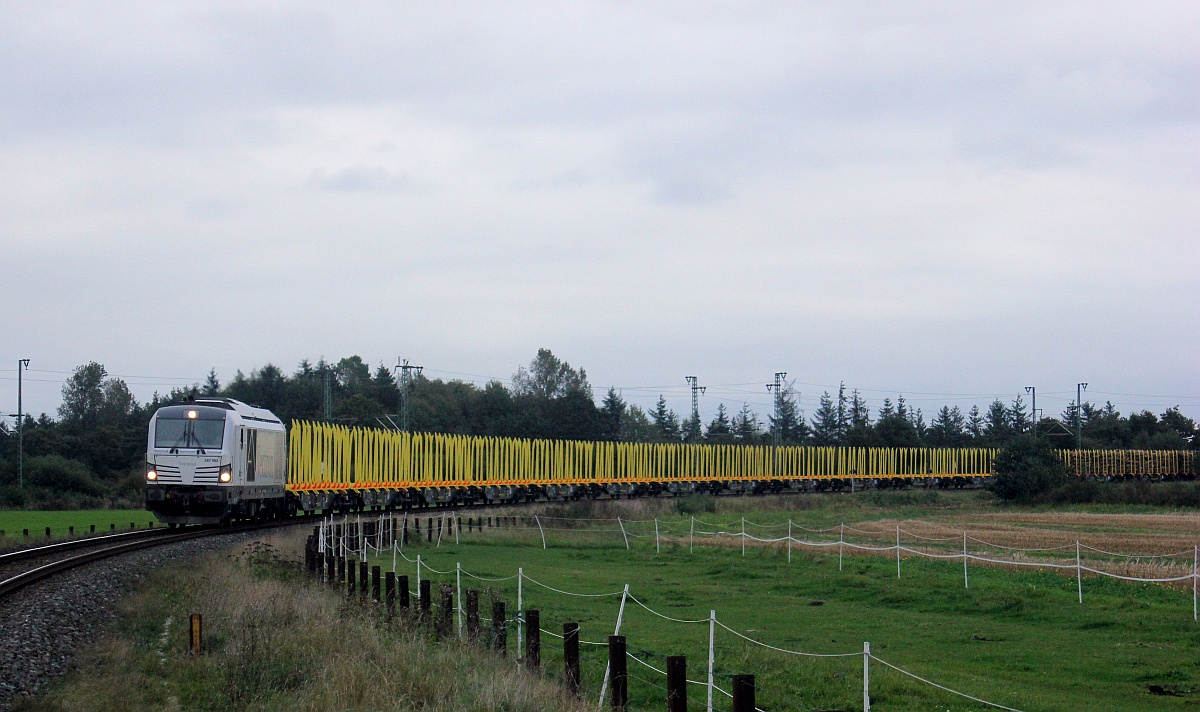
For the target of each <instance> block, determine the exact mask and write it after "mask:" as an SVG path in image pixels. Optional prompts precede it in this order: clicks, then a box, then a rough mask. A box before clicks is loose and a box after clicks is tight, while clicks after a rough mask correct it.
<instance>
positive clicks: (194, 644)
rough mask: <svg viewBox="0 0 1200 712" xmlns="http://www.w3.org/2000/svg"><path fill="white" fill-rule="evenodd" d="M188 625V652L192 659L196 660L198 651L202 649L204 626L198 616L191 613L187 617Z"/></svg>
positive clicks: (198, 655)
mask: <svg viewBox="0 0 1200 712" xmlns="http://www.w3.org/2000/svg"><path fill="white" fill-rule="evenodd" d="M188 623H189V627H188V650H190V651H191V653H192V657H193V658H198V657H200V651H201V650H203V649H204V626H203V621H202V620H201V617H200V614H199V613H193V614H192V615H190V616H188Z"/></svg>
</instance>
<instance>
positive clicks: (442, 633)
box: [437, 583, 454, 638]
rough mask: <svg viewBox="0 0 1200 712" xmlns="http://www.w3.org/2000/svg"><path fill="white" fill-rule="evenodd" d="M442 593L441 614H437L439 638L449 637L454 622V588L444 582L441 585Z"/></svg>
mask: <svg viewBox="0 0 1200 712" xmlns="http://www.w3.org/2000/svg"><path fill="white" fill-rule="evenodd" d="M440 591H441V594H442V614H441V615H440V616H438V626H437V632H438V637H440V638H449V637H450V627H451V626H452V625H453V624H454V623H453V621H454V618H453V615H454V610H453V609H454V589H453V588H450V584H448V583H444V584H442V586H441V589H440Z"/></svg>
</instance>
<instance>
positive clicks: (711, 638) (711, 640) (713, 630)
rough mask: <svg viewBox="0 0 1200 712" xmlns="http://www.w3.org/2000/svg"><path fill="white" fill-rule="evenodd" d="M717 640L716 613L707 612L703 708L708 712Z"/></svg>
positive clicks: (710, 710) (711, 706) (710, 706)
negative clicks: (706, 675) (706, 692)
mask: <svg viewBox="0 0 1200 712" xmlns="http://www.w3.org/2000/svg"><path fill="white" fill-rule="evenodd" d="M716 639H717V612H716V611H709V612H708V706H707V707H706V708H705V709H707V710H708V712H712V708H713V682H714V681H713V657H714V653H715V652H716Z"/></svg>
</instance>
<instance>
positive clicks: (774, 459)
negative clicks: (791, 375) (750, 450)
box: [767, 371, 787, 477]
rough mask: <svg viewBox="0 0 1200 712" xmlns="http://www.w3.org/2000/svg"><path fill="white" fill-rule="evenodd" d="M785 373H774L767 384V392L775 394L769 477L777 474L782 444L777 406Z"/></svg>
mask: <svg viewBox="0 0 1200 712" xmlns="http://www.w3.org/2000/svg"><path fill="white" fill-rule="evenodd" d="M785 378H787V371H776V372H775V382H774V383H768V384H767V391H769V392H773V393H774V394H775V417H774V418H773V419H772V421H771V476H772V477H777V476H778V474H779V445H780V444H781V443H782V442H783V432H782V431H781V430H780V428H779V405H780V402H781V400H782V398H783V386H782V381H783V379H785Z"/></svg>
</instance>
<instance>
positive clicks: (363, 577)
mask: <svg viewBox="0 0 1200 712" xmlns="http://www.w3.org/2000/svg"><path fill="white" fill-rule="evenodd" d="M367 576H368V568H367V562H365V561H360V562H358V597H359V600H361V601H363V602H364V603H366V601H367Z"/></svg>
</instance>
